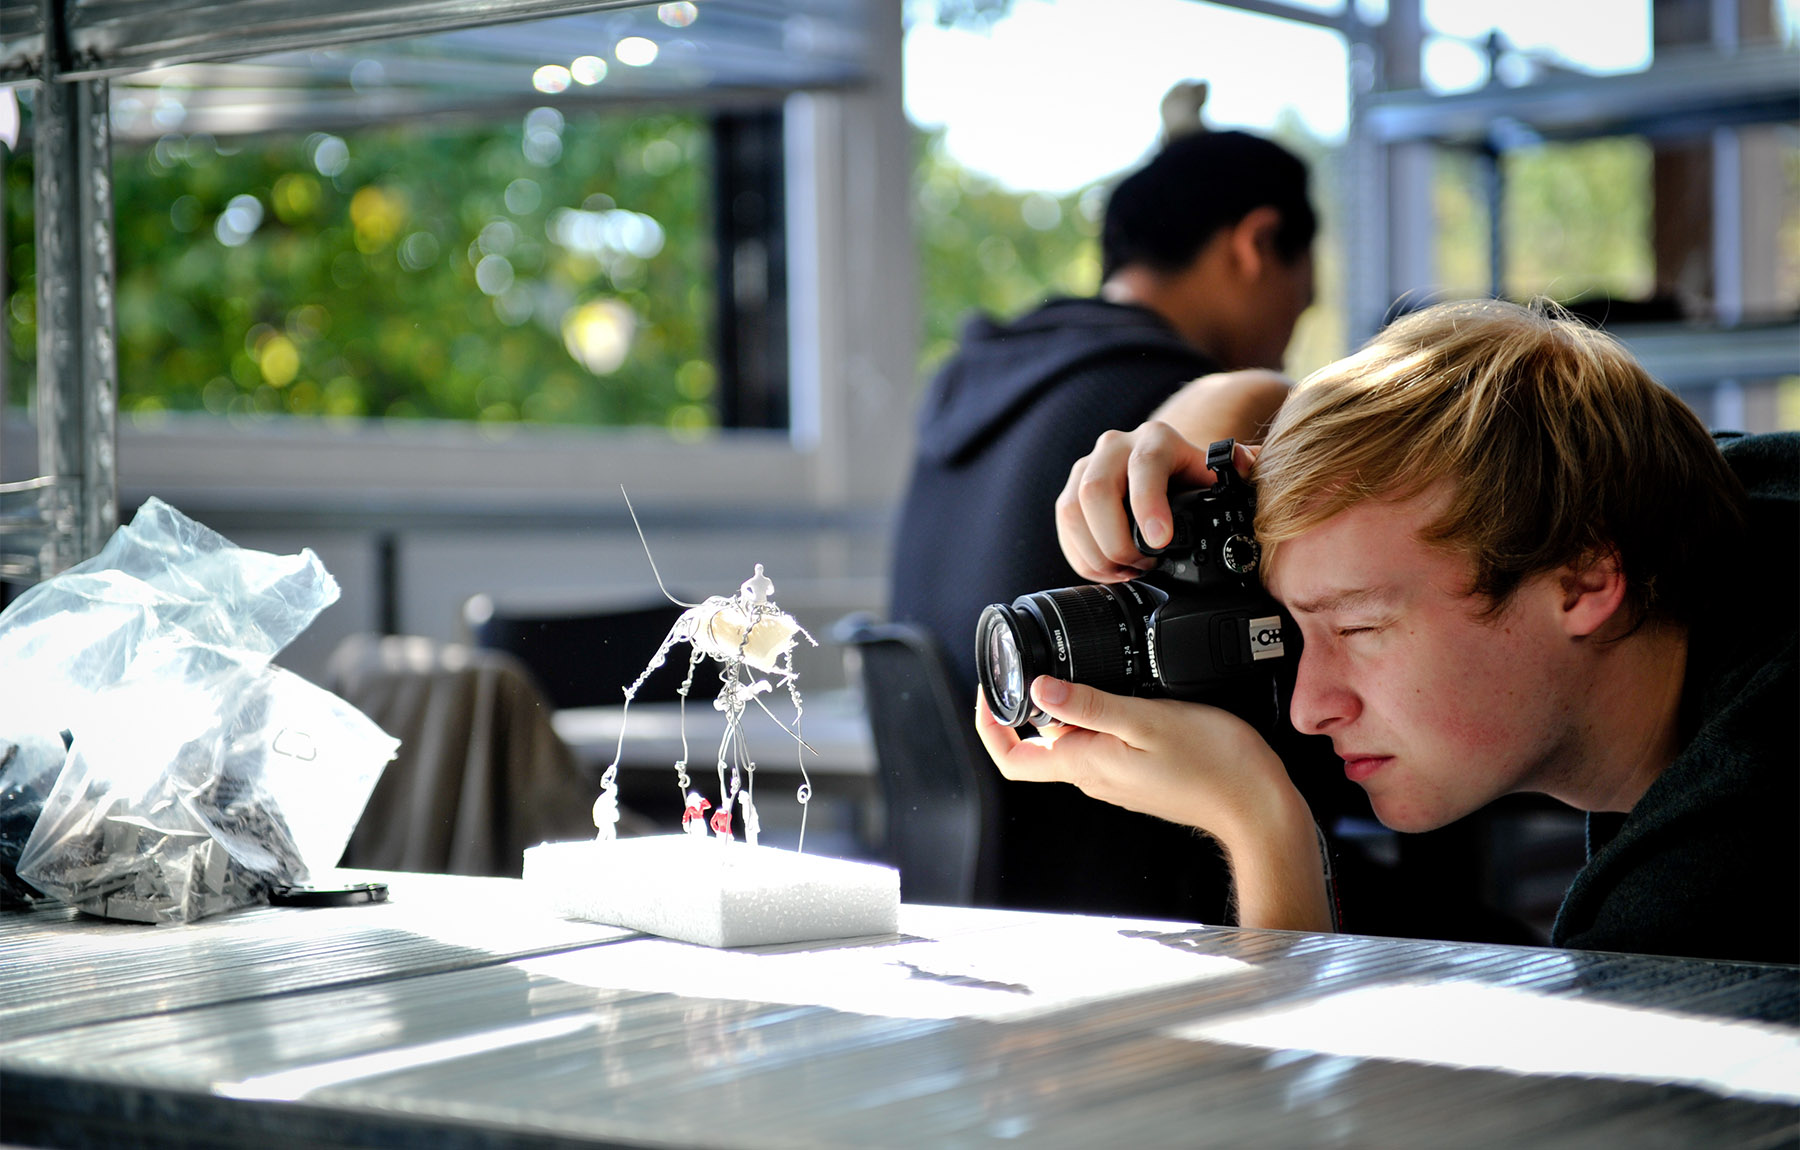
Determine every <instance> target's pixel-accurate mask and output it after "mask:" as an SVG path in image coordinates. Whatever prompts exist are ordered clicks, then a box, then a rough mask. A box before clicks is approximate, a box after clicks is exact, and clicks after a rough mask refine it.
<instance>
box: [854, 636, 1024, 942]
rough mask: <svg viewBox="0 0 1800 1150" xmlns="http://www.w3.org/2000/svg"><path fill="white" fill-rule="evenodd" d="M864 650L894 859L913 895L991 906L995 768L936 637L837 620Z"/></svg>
mask: <svg viewBox="0 0 1800 1150" xmlns="http://www.w3.org/2000/svg"><path fill="white" fill-rule="evenodd" d="M831 634H832V638H833V639H835V640H837V641H838V642H840V643H845V644H848V645H850V646H853V647H855V648H856V649H857V651H858V652H859V653H860V655H861V657H862V678H863V688H864V693H865V695H866V699H867V705H868V709H869V725H870V727H871V729H872V731H873V733H874V737H875V757H876V760H877V763H878V769H879V773H880V781H881V795H882V799H883V801H884V804H885V807H886V824H887V849H886V855H887V859H888V861H889V862H890V863H892V864H893V865H894V866H896V867H898V868H899V870H900V891H901V894H902V895H903V896H904V897H905V898H906V900H907V901H908V902H921V903H935V904H939V905H944V906H971V905H984V904H991V903H992V900H993V896H994V892H995V889H996V884H997V877H998V869H997V860H998V856H997V855H996V853H995V843H996V832H997V830H998V818H997V813H996V812H997V810H998V807H997V803H996V797H995V796H996V792H997V789H998V783H997V778H998V776H997V775H996V773H995V772H994V769H993V767H992V766H991V765H989V763H988V761H987V756H986V754H985V753H984V752H983V751H982V749H981V745H980V741H979V740H978V739H977V738H976V735H975V731H974V726H973V721H972V719H973V717H972V713H971V712H970V711H969V710H968V709H967V708H965V707H963V706H961V705H960V704H959V703H958V702H957V701H956V695H955V692H954V691H952V689H951V687H950V679H949V676H948V674H947V673H946V672H945V670H944V663H943V656H942V655H941V654H940V653H939V650H938V647H937V643H936V641H935V640H933V638H932V637H931V636H930V635H929V634H927V633H926V632H925V631H923V630H921V629H920V628H918V627H913V626H910V625H907V624H904V623H877V622H875V621H874V619H873V617H871V616H869V615H868V614H866V613H858V614H855V615H850V616H847V617H845V618H844V619H841V620H839V621H838V622H837V623H836V624H835V625H834V626H833V627H832V632H831Z"/></svg>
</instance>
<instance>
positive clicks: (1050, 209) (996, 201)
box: [913, 129, 1106, 375]
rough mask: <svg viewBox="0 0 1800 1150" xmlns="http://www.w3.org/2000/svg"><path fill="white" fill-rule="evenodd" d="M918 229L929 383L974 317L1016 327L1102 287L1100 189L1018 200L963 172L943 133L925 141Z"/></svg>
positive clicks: (929, 133)
mask: <svg viewBox="0 0 1800 1150" xmlns="http://www.w3.org/2000/svg"><path fill="white" fill-rule="evenodd" d="M918 142H919V144H918V146H919V157H918V161H917V163H916V165H915V167H914V169H913V222H914V227H915V232H916V242H917V245H918V250H919V265H920V267H919V271H920V281H921V284H922V291H923V299H922V301H921V305H922V306H921V313H922V320H923V323H922V326H923V329H924V330H923V332H922V338H921V341H920V348H919V367H920V372H921V374H922V375H929V374H930V373H931V372H932V371H933V370H935V369H936V367H937V366H938V365H939V364H940V363H942V362H943V361H944V359H945V358H946V357H948V356H949V354H950V353H951V352H952V351H954V350H955V348H956V345H957V342H958V339H959V337H960V335H961V331H962V325H963V322H964V321H965V320H966V319H967V318H968V317H969V315H970V314H971V313H972V312H975V311H977V310H979V311H985V312H987V313H989V314H991V315H996V316H1001V317H1011V316H1014V315H1017V314H1019V313H1021V312H1023V311H1026V310H1027V309H1029V308H1031V307H1033V306H1035V305H1036V304H1038V303H1039V302H1041V301H1042V300H1044V299H1047V298H1048V297H1050V296H1052V295H1091V294H1093V293H1094V292H1095V291H1097V290H1098V289H1099V286H1100V242H1099V235H1100V213H1101V209H1102V208H1103V207H1104V206H1105V202H1106V201H1105V189H1104V188H1103V187H1102V186H1100V185H1099V184H1095V185H1092V186H1090V187H1088V188H1085V189H1083V190H1082V191H1080V192H1077V193H1074V194H1071V195H1066V196H1052V195H1049V194H1047V193H1044V192H1013V191H1009V190H1007V189H1006V188H1004V187H1002V186H1000V185H999V184H997V183H995V182H994V181H993V180H991V179H989V178H988V177H986V176H982V175H979V174H977V173H975V172H971V171H969V170H968V169H967V168H964V167H963V166H962V165H960V164H958V163H957V162H956V160H955V159H954V158H952V157H951V156H950V154H949V153H948V151H946V150H945V148H944V133H943V130H942V129H931V130H925V131H921V132H920V133H919V134H918Z"/></svg>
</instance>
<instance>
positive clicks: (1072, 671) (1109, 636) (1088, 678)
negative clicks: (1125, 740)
mask: <svg viewBox="0 0 1800 1150" xmlns="http://www.w3.org/2000/svg"><path fill="white" fill-rule="evenodd" d="M1042 598H1043V599H1045V600H1047V601H1048V603H1049V605H1050V606H1051V607H1052V609H1053V610H1054V612H1055V614H1056V617H1057V619H1059V620H1060V623H1056V624H1053V625H1054V626H1057V627H1058V629H1059V630H1061V631H1062V633H1063V635H1064V637H1065V640H1066V645H1059V646H1064V649H1065V650H1066V652H1067V653H1066V655H1064V656H1063V658H1064V659H1065V660H1066V661H1067V665H1068V672H1067V677H1068V678H1070V679H1072V680H1074V681H1076V682H1080V683H1087V684H1089V685H1091V686H1095V687H1099V688H1100V689H1102V690H1109V689H1114V688H1117V687H1119V686H1121V685H1123V684H1125V681H1126V655H1127V652H1126V646H1125V640H1126V627H1125V611H1124V608H1123V605H1122V604H1121V603H1120V602H1119V600H1118V598H1117V596H1116V595H1115V594H1114V593H1113V591H1112V589H1111V588H1109V587H1104V586H1089V587H1065V588H1063V589H1062V590H1059V591H1046V592H1043V593H1042ZM1046 621H1047V622H1048V621H1049V620H1046Z"/></svg>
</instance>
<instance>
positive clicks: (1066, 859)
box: [892, 131, 1317, 921]
mask: <svg viewBox="0 0 1800 1150" xmlns="http://www.w3.org/2000/svg"><path fill="white" fill-rule="evenodd" d="M1316 227H1317V225H1316V219H1315V216H1314V213H1313V209H1312V206H1311V204H1310V202H1309V201H1308V196H1307V171H1306V167H1305V165H1304V164H1302V163H1301V161H1300V160H1299V159H1298V158H1296V157H1295V156H1294V155H1292V154H1291V153H1289V152H1288V151H1287V150H1286V149H1284V148H1282V147H1281V146H1279V145H1277V144H1275V143H1272V142H1270V141H1268V140H1265V139H1261V138H1259V137H1257V136H1254V135H1250V134H1247V133H1244V132H1208V131H1198V132H1192V133H1189V134H1186V135H1182V136H1179V137H1176V138H1175V139H1173V140H1172V141H1171V142H1169V143H1168V144H1167V145H1166V146H1164V147H1163V148H1162V149H1161V151H1159V152H1158V153H1157V154H1156V155H1155V156H1154V157H1153V158H1152V159H1151V160H1150V161H1149V162H1148V163H1146V164H1145V165H1144V166H1143V167H1142V168H1141V169H1139V170H1137V171H1135V172H1133V173H1131V174H1130V175H1128V176H1126V177H1125V178H1124V179H1123V180H1122V181H1121V182H1120V183H1119V184H1118V185H1117V187H1116V188H1114V190H1113V192H1112V194H1111V196H1110V198H1109V200H1108V202H1107V206H1106V212H1105V217H1104V222H1103V226H1102V234H1101V248H1102V253H1101V254H1102V281H1103V282H1102V285H1101V288H1100V292H1099V294H1098V295H1097V296H1096V297H1094V298H1083V299H1073V298H1062V299H1052V300H1050V301H1049V302H1047V303H1045V304H1044V305H1043V306H1041V307H1039V308H1038V309H1036V310H1035V311H1032V312H1031V313H1029V314H1027V315H1025V316H1023V317H1021V318H1018V319H1015V320H1013V321H1011V322H1004V323H1003V322H999V321H996V320H994V319H991V318H988V317H977V318H975V319H973V320H972V321H970V323H969V324H968V326H967V329H966V330H965V332H964V335H963V341H962V344H961V348H960V350H959V351H958V352H957V353H956V354H955V355H954V356H953V357H952V358H951V360H950V361H949V362H948V363H947V364H946V365H945V366H944V368H943V369H942V371H940V372H939V373H938V375H937V377H936V379H935V380H934V381H933V383H932V385H931V388H930V390H929V393H928V394H927V395H926V397H925V400H924V404H923V408H922V410H921V412H920V414H919V431H918V449H917V456H916V458H915V460H914V464H913V471H912V477H911V482H910V485H909V487H908V489H907V492H906V496H905V500H904V503H903V505H902V508H901V514H900V523H899V530H898V535H897V538H896V541H895V548H894V566H893V575H892V588H893V600H892V615H893V617H894V618H895V619H896V620H899V621H905V622H912V623H916V624H919V625H921V626H923V627H924V628H925V629H926V630H928V631H929V632H930V633H931V634H932V635H933V636H935V638H936V639H937V641H938V644H939V645H940V647H941V648H942V651H943V653H944V655H945V658H946V661H947V663H948V666H949V670H950V673H951V677H952V679H953V680H954V686H955V688H956V689H957V690H958V691H959V692H960V693H961V697H962V699H963V701H964V703H966V705H967V706H969V707H970V708H973V706H974V703H975V689H976V688H975V663H974V642H975V624H976V619H977V617H978V616H979V614H980V612H981V609H982V608H983V607H985V606H986V605H988V604H989V603H998V602H1010V601H1011V600H1012V599H1014V598H1016V597H1017V596H1019V595H1021V594H1024V593H1027V592H1031V591H1040V590H1045V589H1048V588H1053V587H1063V586H1067V585H1069V584H1072V583H1075V582H1078V581H1079V580H1078V577H1077V574H1076V572H1075V571H1073V570H1072V569H1071V568H1070V567H1069V565H1068V564H1067V563H1066V562H1064V560H1063V558H1062V556H1061V553H1060V552H1059V551H1058V549H1057V545H1056V524H1055V515H1054V510H1053V502H1054V499H1055V497H1056V493H1057V492H1058V491H1059V490H1061V488H1062V486H1063V484H1064V482H1065V481H1066V480H1067V478H1068V475H1069V469H1070V467H1071V465H1072V464H1074V462H1075V461H1076V460H1077V459H1079V458H1080V457H1081V456H1082V455H1083V454H1084V453H1085V452H1086V451H1087V450H1088V449H1089V447H1090V446H1091V445H1092V444H1093V442H1094V438H1095V437H1096V436H1097V435H1099V434H1100V433H1101V432H1103V431H1105V430H1107V429H1109V428H1130V427H1135V426H1137V425H1138V424H1139V423H1140V422H1142V421H1143V420H1145V419H1146V418H1148V417H1149V416H1150V415H1151V414H1152V413H1153V412H1154V411H1155V410H1156V409H1157V407H1158V405H1160V404H1161V403H1163V402H1164V401H1165V400H1166V399H1168V398H1169V397H1170V396H1171V395H1172V394H1174V393H1175V392H1176V391H1177V389H1179V388H1180V387H1181V386H1182V385H1183V384H1186V383H1188V382H1189V381H1192V380H1195V379H1196V378H1197V377H1202V376H1205V377H1209V378H1207V379H1205V380H1203V381H1201V382H1200V383H1198V384H1196V385H1195V390H1194V392H1193V393H1192V394H1190V396H1189V403H1190V405H1191V406H1192V407H1194V408H1196V409H1203V414H1202V415H1201V417H1200V418H1201V419H1202V421H1203V422H1205V423H1206V424H1207V425H1208V426H1209V427H1211V428H1212V429H1213V431H1214V432H1216V434H1217V435H1219V436H1221V437H1223V436H1235V437H1237V438H1241V439H1246V440H1256V439H1260V438H1261V433H1262V429H1263V428H1264V427H1265V426H1266V424H1267V421H1268V420H1269V419H1270V418H1271V417H1272V416H1273V414H1274V412H1275V410H1276V409H1277V408H1278V407H1279V405H1280V403H1281V399H1282V397H1283V396H1284V395H1285V394H1286V389H1287V386H1288V381H1287V380H1286V379H1284V378H1283V377H1282V376H1281V375H1280V374H1279V370H1280V368H1281V366H1282V358H1283V355H1284V352H1285V350H1286V348H1287V345H1288V341H1289V338H1290V337H1291V336H1292V334H1293V330H1294V325H1295V322H1296V321H1297V320H1298V319H1299V317H1300V314H1301V313H1302V312H1303V311H1305V310H1306V308H1307V306H1308V305H1309V304H1310V303H1311V302H1312V298H1313V263H1312V242H1313V235H1314V232H1315V230H1316ZM1226 372H1229V373H1231V374H1216V373H1226ZM977 753H979V752H977ZM1000 790H1001V793H1000V795H999V808H1000V809H999V812H998V817H999V827H1000V833H999V840H998V843H997V844H993V845H994V846H995V848H996V849H997V852H998V874H997V881H998V888H997V890H993V891H989V892H986V893H987V895H988V896H989V897H988V899H987V900H986V901H991V902H994V903H996V904H997V905H1002V906H1010V907H1023V908H1044V909H1055V910H1065V911H1086V912H1094V913H1117V914H1139V915H1147V916H1158V917H1165V918H1179V919H1186V920H1196V919H1197V920H1204V921H1218V919H1219V916H1220V915H1221V914H1222V913H1223V907H1224V899H1225V881H1224V872H1223V870H1222V867H1221V864H1220V863H1219V860H1217V859H1216V858H1212V859H1201V860H1199V861H1196V858H1195V855H1196V851H1195V839H1194V835H1193V833H1192V832H1191V831H1190V830H1187V829H1186V828H1182V827H1175V826H1171V825H1168V824H1166V823H1161V822H1159V821H1157V820H1155V819H1151V818H1147V817H1145V816H1142V815H1139V814H1136V813H1133V812H1129V811H1121V810H1118V809H1117V808H1114V807H1110V806H1108V805H1107V804H1104V803H1098V802H1095V801H1093V800H1091V799H1088V798H1086V797H1084V796H1083V795H1081V794H1080V793H1079V792H1077V791H1076V790H1075V789H1074V788H1067V787H1064V788H1055V789H1052V788H1045V787H1031V786H1016V785H1011V784H1002V785H1001V788H1000ZM896 817H904V814H903V813H900V814H898V815H897V816H896Z"/></svg>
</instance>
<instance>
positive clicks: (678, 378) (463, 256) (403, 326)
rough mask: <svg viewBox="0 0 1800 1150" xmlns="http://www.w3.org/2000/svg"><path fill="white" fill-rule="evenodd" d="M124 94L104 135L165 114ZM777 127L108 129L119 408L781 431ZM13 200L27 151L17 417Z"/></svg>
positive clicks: (28, 262) (659, 122) (24, 353)
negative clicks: (137, 136)
mask: <svg viewBox="0 0 1800 1150" xmlns="http://www.w3.org/2000/svg"><path fill="white" fill-rule="evenodd" d="M138 104H139V101H137V100H136V99H135V97H129V96H128V97H126V98H125V99H123V100H119V101H116V102H115V107H114V113H113V114H114V119H115V123H119V124H121V125H122V126H123V125H129V124H134V123H136V122H137V121H138V120H140V119H149V118H153V117H155V116H157V115H158V114H159V111H158V109H156V108H145V107H140V106H138ZM24 112H25V116H24V119H25V136H26V139H27V140H28V139H29V134H30V104H29V101H28V100H27V102H26V103H25V107H24ZM780 132H781V120H780V116H779V113H775V112H734V113H730V114H720V115H713V116H706V115H701V114H695V113H691V112H676V111H649V112H646V111H643V110H635V111H630V112H622V113H615V114H603V113H598V112H594V111H592V110H587V111H582V112H576V113H570V114H567V115H565V113H564V112H562V111H560V110H559V109H558V108H557V107H555V106H552V105H549V104H545V105H543V106H539V107H535V108H531V109H529V110H525V111H523V112H522V113H519V114H513V115H507V116H504V117H496V118H493V119H488V120H482V121H475V122H470V121H466V120H464V121H455V122H448V123H437V124H426V125H405V126H401V125H394V126H383V127H377V128H362V129H359V130H345V131H341V132H336V133H333V132H327V131H315V132H312V133H309V134H290V135H284V136H276V137H256V138H249V139H243V138H218V137H214V136H212V135H209V134H206V133H195V134H184V133H182V132H180V131H169V132H166V133H164V134H162V135H160V136H158V137H156V138H155V139H153V140H151V141H148V142H142V141H138V142H134V141H131V140H130V139H129V137H126V138H123V139H121V141H120V142H119V143H118V144H116V146H115V149H114V163H113V173H114V203H115V211H116V216H117V237H118V242H117V245H116V251H117V270H118V289H117V291H118V294H117V301H118V313H117V314H118V335H119V405H120V412H121V416H122V418H123V420H124V422H125V425H126V426H130V425H131V424H133V423H137V424H143V423H146V422H155V421H157V420H159V419H163V418H165V417H166V416H167V414H168V413H176V412H204V413H210V414H212V415H217V416H227V417H231V418H233V419H237V420H257V419H268V418H273V417H279V416H286V417H301V418H307V419H328V420H347V419H359V418H365V417H379V418H386V419H447V420H470V421H477V422H480V423H483V424H496V425H499V424H509V423H518V422H527V423H540V424H564V425H585V426H654V427H661V428H667V429H669V430H670V431H672V432H674V433H675V434H677V435H678V436H679V435H691V434H695V433H699V432H702V431H704V430H705V429H708V428H711V427H714V426H718V425H720V424H721V423H724V424H727V425H732V424H737V425H746V424H747V425H752V426H781V425H783V424H785V421H786V417H787V412H786V405H785V383H786V379H785V373H786V358H785V357H786V348H785V323H786V315H785V297H784V296H783V295H782V293H781V291H780V290H779V288H780V286H781V284H782V282H783V281H782V277H781V275H780V269H779V266H778V265H779V261H780V260H781V259H782V258H783V251H782V247H781V244H780V221H781V207H782V206H781V202H780V195H781V184H780V178H779V172H780V165H781V150H780ZM721 153H723V155H722V156H721ZM31 185H32V173H31V157H30V153H29V149H28V148H26V149H23V150H22V151H21V152H20V153H19V154H17V155H9V156H7V157H6V187H5V196H6V211H5V221H6V246H7V252H8V259H7V261H6V279H5V282H4V286H3V288H0V299H4V305H5V315H6V322H7V336H8V337H9V338H8V341H7V342H8V347H9V360H10V362H9V363H8V364H7V369H8V370H7V376H8V379H9V387H8V392H9V398H10V401H11V402H12V403H13V404H15V405H17V404H24V403H27V402H28V397H29V395H30V391H31V387H30V384H31V381H32V378H33V374H34V373H33V360H34V358H35V344H36V329H35V322H34V320H35V316H34V310H35V295H36V283H35V278H34V276H33V247H32V232H31V211H32V190H31ZM719 202H723V203H725V204H726V205H727V207H726V209H725V213H726V215H725V218H719V217H721V215H722V213H721V212H719V211H718V210H717V208H716V204H717V203H719ZM720 252H723V258H722V259H721V258H720V256H719V253H720ZM772 261H773V262H775V263H776V264H777V267H776V268H775V269H774V270H773V271H772V270H771V267H770V264H771V262H772ZM746 265H750V266H746ZM721 285H723V287H724V290H723V291H721V290H720V289H721ZM772 289H775V290H772ZM771 332H774V333H775V335H774V336H773V337H772V336H771V334H770V333H771ZM722 380H723V384H724V386H723V387H722V386H721V384H722Z"/></svg>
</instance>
